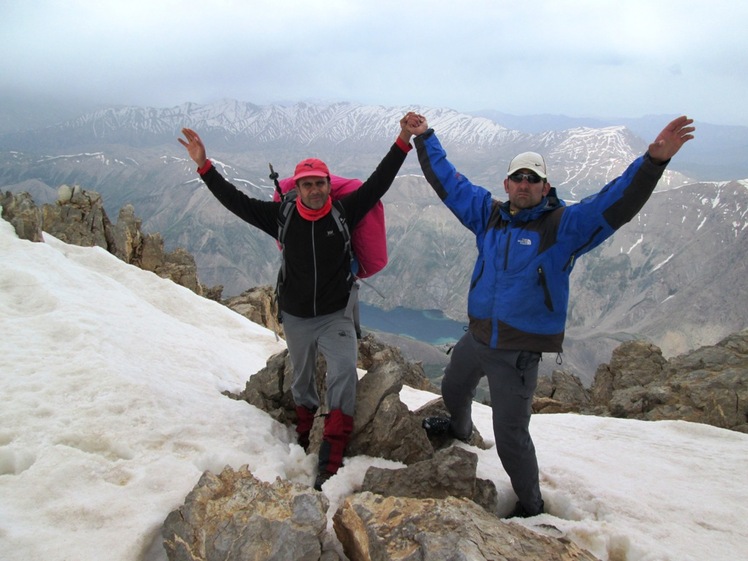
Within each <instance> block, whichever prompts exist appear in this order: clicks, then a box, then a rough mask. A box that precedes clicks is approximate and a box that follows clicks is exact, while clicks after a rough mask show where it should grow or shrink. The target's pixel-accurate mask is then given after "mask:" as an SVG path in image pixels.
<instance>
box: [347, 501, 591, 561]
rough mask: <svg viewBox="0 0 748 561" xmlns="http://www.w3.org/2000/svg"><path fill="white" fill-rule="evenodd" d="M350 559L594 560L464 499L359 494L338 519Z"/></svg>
mask: <svg viewBox="0 0 748 561" xmlns="http://www.w3.org/2000/svg"><path fill="white" fill-rule="evenodd" d="M334 529H335V533H336V535H337V536H338V539H339V540H340V542H341V543H342V544H343V550H344V551H345V554H346V556H348V558H349V559H355V560H356V561H370V560H395V559H403V560H405V559H420V560H423V561H441V560H446V559H471V560H474V561H483V560H485V561H488V560H497V559H522V560H523V561H548V560H549V559H554V560H558V561H572V560H573V561H594V560H596V559H597V558H596V557H594V556H593V555H592V554H590V553H589V552H587V551H584V550H582V549H580V548H579V547H577V546H576V545H574V544H573V543H571V542H569V541H568V540H565V539H556V538H552V537H548V536H543V535H540V534H536V533H535V532H532V531H530V530H527V529H525V528H524V527H522V526H519V525H516V524H511V523H507V522H502V521H501V520H499V519H497V518H496V517H495V516H493V515H491V514H489V513H488V512H486V511H485V510H484V509H482V508H480V507H479V506H478V505H476V504H475V503H474V502H473V501H471V500H469V499H464V498H457V497H447V498H445V499H412V498H408V497H383V496H382V495H376V494H374V493H368V492H364V493H357V494H355V495H351V496H349V497H347V498H346V500H345V502H344V503H343V505H342V506H341V507H340V508H339V509H338V511H337V512H336V513H335V516H334Z"/></svg>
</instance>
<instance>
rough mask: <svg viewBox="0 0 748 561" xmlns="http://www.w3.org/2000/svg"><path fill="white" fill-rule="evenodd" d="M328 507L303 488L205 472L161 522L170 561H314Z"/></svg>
mask: <svg viewBox="0 0 748 561" xmlns="http://www.w3.org/2000/svg"><path fill="white" fill-rule="evenodd" d="M328 506H329V505H328V502H327V499H326V498H325V496H324V495H322V494H321V493H317V492H315V491H313V490H312V489H310V488H309V487H306V486H304V485H299V484H295V483H290V482H288V481H282V480H280V479H276V481H275V482H274V483H272V484H270V483H265V482H262V481H259V480H258V479H256V478H255V477H254V476H253V475H252V474H251V473H249V471H248V470H247V469H246V466H245V467H244V468H242V469H240V470H239V471H234V470H233V469H231V468H230V467H227V468H225V469H224V470H223V472H221V474H219V475H214V474H212V473H210V472H205V473H204V474H203V476H202V477H201V479H200V481H199V482H198V484H197V485H196V486H195V488H194V489H193V490H192V491H191V492H190V494H189V495H187V498H186V499H185V503H184V505H183V506H181V507H180V508H179V509H177V510H175V511H173V512H171V513H170V514H169V516H168V517H167V518H166V521H165V522H164V526H163V528H162V536H163V538H164V547H165V548H166V552H167V555H168V557H169V560H170V561H208V560H210V561H247V560H253V561H264V560H277V561H280V560H284V559H289V560H290V559H294V560H299V561H317V560H319V559H320V556H321V554H322V547H323V545H322V542H323V539H324V536H325V530H326V527H327V515H326V513H327V509H328Z"/></svg>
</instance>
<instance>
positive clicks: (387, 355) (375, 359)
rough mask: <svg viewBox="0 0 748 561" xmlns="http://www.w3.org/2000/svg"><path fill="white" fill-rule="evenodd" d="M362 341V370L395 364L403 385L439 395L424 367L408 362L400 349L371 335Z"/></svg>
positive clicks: (359, 359)
mask: <svg viewBox="0 0 748 561" xmlns="http://www.w3.org/2000/svg"><path fill="white" fill-rule="evenodd" d="M361 341H362V342H361V344H360V345H359V347H358V361H359V367H360V368H361V369H363V370H369V369H370V368H372V366H373V365H374V364H378V363H380V364H381V363H386V362H391V363H395V364H398V365H399V367H400V370H401V372H402V376H401V377H402V380H403V384H405V385H406V386H410V387H411V388H415V389H417V390H424V391H429V392H434V393H439V390H438V389H437V388H436V387H435V386H434V384H433V383H431V380H429V379H428V377H427V376H426V373H425V372H424V370H423V367H422V366H421V365H420V364H419V363H417V362H411V361H408V360H406V359H405V357H404V356H403V354H402V353H401V352H400V349H398V348H397V347H394V346H392V345H388V344H386V343H385V342H384V341H382V340H380V339H378V338H377V337H376V336H374V335H373V334H371V333H368V334H366V335H364V337H363V338H362V340H361Z"/></svg>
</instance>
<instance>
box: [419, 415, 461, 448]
mask: <svg viewBox="0 0 748 561" xmlns="http://www.w3.org/2000/svg"><path fill="white" fill-rule="evenodd" d="M421 426H422V427H423V428H424V430H425V431H426V435H428V437H429V438H436V439H438V440H440V441H441V440H444V439H450V438H456V439H457V440H460V441H462V442H465V443H467V444H469V443H470V436H471V435H472V433H473V430H472V428H471V429H470V434H468V435H467V436H465V437H462V436H457V435H456V434H455V433H454V431H453V430H452V421H451V420H450V418H449V417H426V418H425V419H424V420H423V422H422V423H421Z"/></svg>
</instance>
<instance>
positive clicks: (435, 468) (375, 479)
mask: <svg viewBox="0 0 748 561" xmlns="http://www.w3.org/2000/svg"><path fill="white" fill-rule="evenodd" d="M477 467H478V456H477V455H476V454H474V453H473V452H470V451H468V450H465V449H463V448H460V447H458V446H451V447H449V448H445V449H443V450H439V451H438V452H436V454H435V455H434V457H433V458H430V459H428V460H423V461H420V462H417V463H414V464H413V465H410V466H408V467H405V468H403V469H385V468H378V467H374V466H372V467H370V468H369V469H368V470H366V475H365V476H364V482H363V484H362V485H361V491H370V492H372V493H376V494H377V495H382V496H385V497H391V496H395V497H410V498H415V499H444V498H446V497H464V498H466V499H471V500H472V501H474V502H476V503H477V504H479V505H480V506H482V507H483V508H485V509H486V510H487V511H488V512H490V513H492V514H497V507H498V494H497V492H496V486H495V485H494V483H493V482H492V481H489V480H487V479H478V478H477V477H476V468H477Z"/></svg>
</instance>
